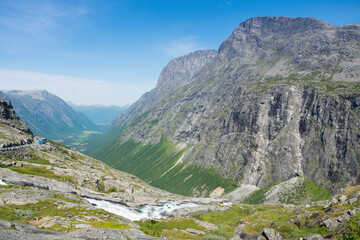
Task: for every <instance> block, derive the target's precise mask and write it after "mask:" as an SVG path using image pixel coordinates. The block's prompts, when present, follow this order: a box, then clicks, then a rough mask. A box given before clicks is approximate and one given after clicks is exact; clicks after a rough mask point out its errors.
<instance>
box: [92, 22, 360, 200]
mask: <svg viewBox="0 0 360 240" xmlns="http://www.w3.org/2000/svg"><path fill="white" fill-rule="evenodd" d="M359 45H360V26H359V25H355V24H353V25H344V26H334V25H331V24H328V23H326V22H323V21H321V20H318V19H315V18H290V17H257V18H251V19H248V20H246V21H245V22H242V23H241V24H240V25H239V26H238V28H236V29H235V30H234V31H233V33H232V34H231V35H230V37H229V38H228V39H227V40H226V41H224V42H223V43H222V44H221V45H220V47H219V49H218V50H217V51H214V50H210V51H197V52H193V53H190V54H187V55H185V56H182V57H179V58H176V59H174V60H172V61H170V62H169V64H168V65H167V66H166V67H165V68H164V69H163V71H162V72H161V74H160V76H159V80H158V84H157V86H156V87H155V89H153V90H151V91H150V92H148V93H145V94H144V95H143V96H142V97H141V98H140V99H139V100H138V101H137V102H135V103H134V104H133V105H131V106H130V107H129V108H128V109H127V110H126V111H125V112H123V113H122V114H120V115H119V117H118V118H117V119H116V120H115V121H114V122H113V125H112V127H111V129H110V130H109V132H108V133H106V134H105V135H104V136H105V137H103V138H99V139H100V140H99V142H101V145H102V146H100V147H99V146H97V149H96V150H94V149H93V150H94V151H92V153H91V155H92V156H94V157H95V158H97V159H100V160H102V161H104V162H105V163H107V164H108V165H110V166H112V167H114V168H117V169H121V170H123V171H126V172H129V173H132V174H134V175H136V176H138V177H140V178H141V179H143V180H145V181H147V182H149V183H150V184H152V185H153V186H156V187H160V188H163V189H165V190H168V191H170V192H175V193H179V194H183V195H196V196H206V195H208V194H210V193H211V192H212V191H213V190H214V189H216V188H218V187H220V188H223V189H224V190H225V192H230V191H232V190H235V189H237V188H240V189H241V188H242V187H247V186H254V187H256V188H266V187H267V186H271V185H272V184H279V183H281V182H283V181H287V180H289V179H291V178H294V177H297V176H300V177H303V178H305V179H309V180H311V181H313V182H314V183H315V184H316V185H321V186H324V187H326V188H327V189H328V190H330V191H332V192H336V191H338V190H339V189H340V188H342V187H345V186H348V185H352V184H359V183H360V178H359V176H360V161H359V159H360V158H359V156H360V137H359V136H360V135H359V129H360V121H359V119H360V109H359V106H360V97H359V96H360V95H359V92H360V48H359Z"/></svg>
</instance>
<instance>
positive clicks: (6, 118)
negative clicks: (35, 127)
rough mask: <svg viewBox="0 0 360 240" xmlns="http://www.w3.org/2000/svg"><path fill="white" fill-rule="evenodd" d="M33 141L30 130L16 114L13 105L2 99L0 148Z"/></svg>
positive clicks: (0, 107) (0, 103)
mask: <svg viewBox="0 0 360 240" xmlns="http://www.w3.org/2000/svg"><path fill="white" fill-rule="evenodd" d="M31 141H32V132H31V131H30V128H29V127H28V126H27V125H26V124H25V123H24V122H22V121H21V120H20V119H19V117H18V116H17V115H16V114H15V111H14V109H13V107H12V105H11V103H10V102H9V101H8V100H6V99H2V98H0V147H1V148H2V147H7V146H14V145H23V144H27V143H30V142H31Z"/></svg>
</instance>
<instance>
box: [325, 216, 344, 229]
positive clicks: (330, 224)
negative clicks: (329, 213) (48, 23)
mask: <svg viewBox="0 0 360 240" xmlns="http://www.w3.org/2000/svg"><path fill="white" fill-rule="evenodd" d="M323 223H324V225H325V227H326V228H327V229H329V230H334V229H336V228H338V227H339V226H340V222H339V221H338V220H337V219H336V218H329V219H326V220H324V222H323Z"/></svg>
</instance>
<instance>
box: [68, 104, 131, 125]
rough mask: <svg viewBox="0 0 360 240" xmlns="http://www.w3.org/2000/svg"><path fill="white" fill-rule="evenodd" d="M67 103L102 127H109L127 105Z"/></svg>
mask: <svg viewBox="0 0 360 240" xmlns="http://www.w3.org/2000/svg"><path fill="white" fill-rule="evenodd" d="M68 104H69V105H70V106H71V107H72V108H73V109H74V110H75V111H77V112H79V113H82V114H84V115H85V116H86V117H87V118H89V119H90V120H91V121H93V122H94V123H95V124H97V125H100V126H102V127H104V126H105V127H109V126H110V125H111V122H112V121H113V120H114V119H116V117H117V116H118V115H119V114H120V113H122V112H123V111H125V110H126V109H127V108H128V107H129V106H128V105H125V106H123V107H119V106H114V105H113V106H102V105H76V104H74V103H72V102H68Z"/></svg>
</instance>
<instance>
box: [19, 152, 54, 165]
mask: <svg viewBox="0 0 360 240" xmlns="http://www.w3.org/2000/svg"><path fill="white" fill-rule="evenodd" d="M27 156H28V157H29V159H24V158H17V159H16V160H17V161H24V162H29V163H36V164H41V165H54V164H52V163H50V162H49V161H48V160H46V159H44V158H42V157H40V156H38V155H36V154H33V153H28V154H27Z"/></svg>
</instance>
